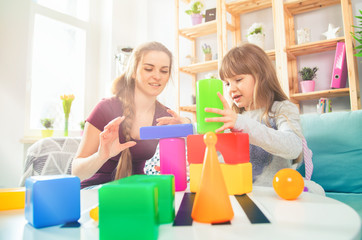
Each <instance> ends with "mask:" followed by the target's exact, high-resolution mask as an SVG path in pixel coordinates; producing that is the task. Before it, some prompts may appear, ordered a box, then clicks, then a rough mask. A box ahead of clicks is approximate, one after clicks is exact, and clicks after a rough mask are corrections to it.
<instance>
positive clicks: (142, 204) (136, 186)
mask: <svg viewBox="0 0 362 240" xmlns="http://www.w3.org/2000/svg"><path fill="white" fill-rule="evenodd" d="M174 198H175V183H174V176H173V175H150V176H147V175H132V176H130V177H127V178H123V179H120V180H116V181H113V182H110V183H108V184H105V185H104V186H102V187H101V188H100V189H99V237H100V239H103V240H104V239H157V237H158V225H159V224H164V223H171V222H172V221H173V220H174V218H175V206H174ZM140 227H141V228H142V229H140Z"/></svg>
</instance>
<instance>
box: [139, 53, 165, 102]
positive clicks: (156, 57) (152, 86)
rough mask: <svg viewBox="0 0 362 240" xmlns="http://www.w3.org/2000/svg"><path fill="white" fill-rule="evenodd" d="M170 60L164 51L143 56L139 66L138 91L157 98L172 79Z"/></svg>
mask: <svg viewBox="0 0 362 240" xmlns="http://www.w3.org/2000/svg"><path fill="white" fill-rule="evenodd" d="M170 62H171V61H170V58H169V56H168V55H167V54H166V53H164V52H162V51H150V52H147V53H146V54H145V55H143V58H142V59H141V61H140V63H139V64H138V66H137V72H136V76H135V78H136V90H137V91H140V92H141V93H143V94H145V95H148V96H152V97H157V96H158V95H159V94H160V93H161V92H162V91H163V89H164V88H165V87H166V84H167V82H168V80H169V78H170Z"/></svg>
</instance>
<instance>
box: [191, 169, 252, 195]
mask: <svg viewBox="0 0 362 240" xmlns="http://www.w3.org/2000/svg"><path fill="white" fill-rule="evenodd" d="M202 167H203V164H190V191H191V192H197V190H198V189H199V186H200V180H201V173H202ZM220 167H221V171H222V173H223V176H224V181H225V184H226V188H227V191H228V194H229V195H241V194H245V193H249V192H251V191H252V190H253V176H252V166H251V163H250V162H249V163H240V164H225V163H220Z"/></svg>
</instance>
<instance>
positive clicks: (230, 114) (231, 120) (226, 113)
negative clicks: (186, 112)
mask: <svg viewBox="0 0 362 240" xmlns="http://www.w3.org/2000/svg"><path fill="white" fill-rule="evenodd" d="M217 95H218V96H219V98H220V100H221V102H222V104H223V107H224V109H223V110H221V109H218V108H205V112H210V113H217V114H220V115H222V117H213V118H205V122H223V123H224V125H223V126H222V127H221V128H218V129H216V130H215V132H221V131H224V130H225V129H228V128H229V129H232V128H234V126H235V122H236V119H237V117H238V115H237V114H236V113H235V112H234V111H233V110H232V109H231V108H230V107H229V104H228V102H227V101H226V99H225V98H224V96H223V95H221V93H219V92H218V93H217Z"/></svg>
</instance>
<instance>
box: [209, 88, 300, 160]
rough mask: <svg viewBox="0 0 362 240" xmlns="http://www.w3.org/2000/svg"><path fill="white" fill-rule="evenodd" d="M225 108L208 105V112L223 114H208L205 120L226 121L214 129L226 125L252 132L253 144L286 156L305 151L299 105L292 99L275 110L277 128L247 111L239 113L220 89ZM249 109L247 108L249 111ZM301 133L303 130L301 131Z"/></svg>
mask: <svg viewBox="0 0 362 240" xmlns="http://www.w3.org/2000/svg"><path fill="white" fill-rule="evenodd" d="M218 96H219V98H220V100H221V102H222V103H223V108H224V109H216V108H206V109H205V111H206V112H212V113H217V114H220V115H222V116H221V117H214V118H207V119H205V121H206V122H223V123H224V125H223V126H222V127H220V128H219V129H217V130H216V131H215V132H221V131H223V130H226V129H231V130H232V131H242V132H244V133H248V134H249V141H250V144H253V145H256V146H258V147H261V148H263V149H264V150H265V151H267V152H269V153H271V154H273V155H276V156H280V157H282V158H285V159H296V158H297V157H298V156H299V155H300V153H301V152H302V139H301V137H299V136H298V134H297V133H301V128H300V123H299V121H300V118H299V111H298V108H297V107H296V106H295V105H294V104H293V103H291V102H289V101H284V102H282V103H281V106H280V107H279V109H277V110H276V116H277V117H276V125H277V130H275V129H273V128H270V127H267V126H266V125H264V124H262V123H260V122H259V121H257V120H256V119H253V118H251V117H248V116H247V114H236V113H235V112H234V111H233V110H232V109H231V108H230V107H229V105H228V103H227V101H226V99H225V98H224V96H222V95H221V94H220V93H218ZM246 113H247V112H246ZM300 135H301V134H300Z"/></svg>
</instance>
